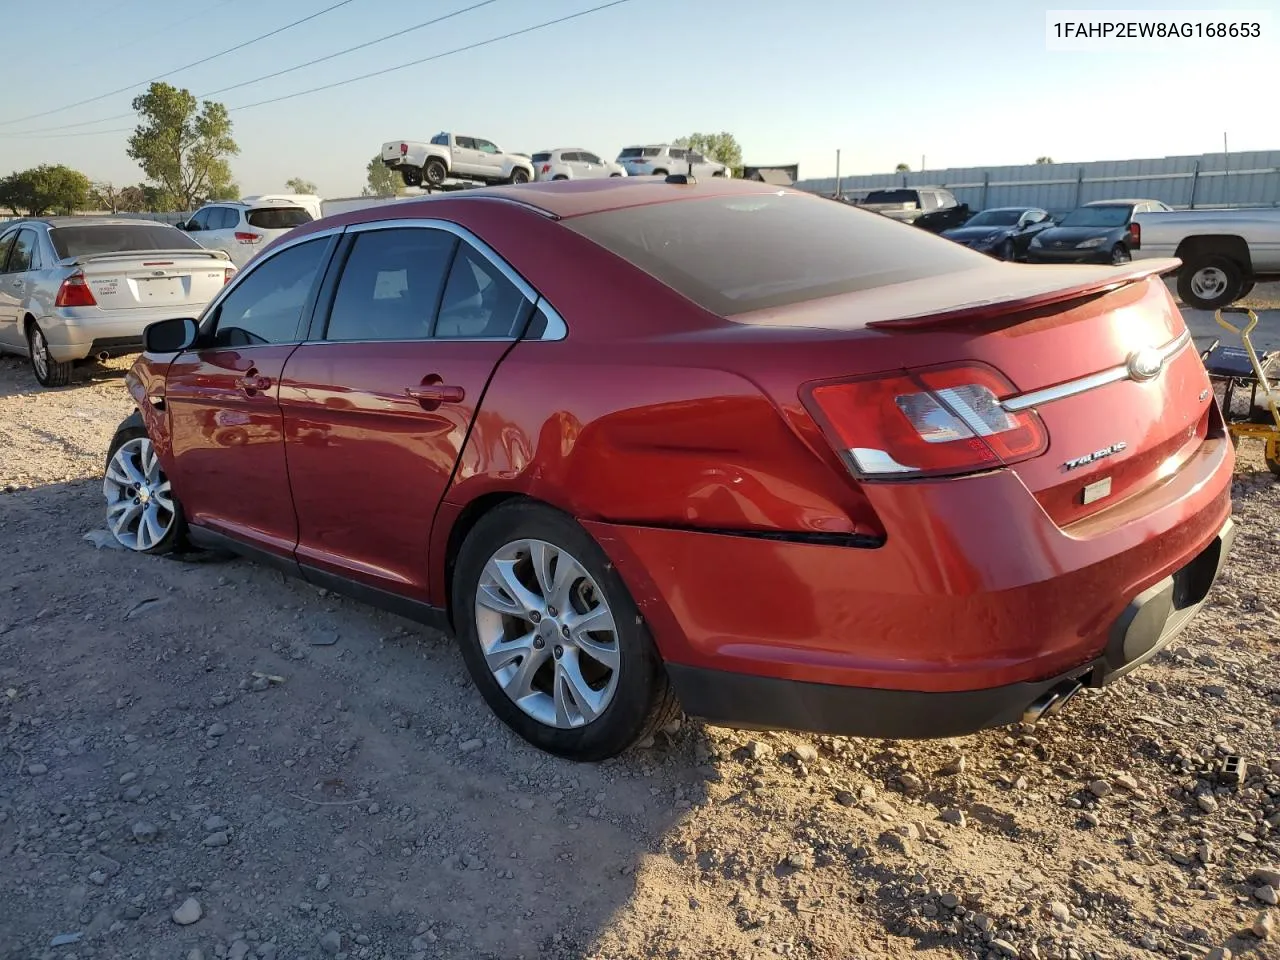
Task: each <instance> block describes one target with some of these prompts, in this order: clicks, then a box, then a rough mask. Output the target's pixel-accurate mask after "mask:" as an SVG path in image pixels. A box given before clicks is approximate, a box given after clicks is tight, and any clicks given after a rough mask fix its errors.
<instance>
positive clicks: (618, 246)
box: [562, 193, 983, 317]
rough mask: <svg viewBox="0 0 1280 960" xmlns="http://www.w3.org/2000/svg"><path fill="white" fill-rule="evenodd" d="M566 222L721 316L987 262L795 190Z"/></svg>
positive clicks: (652, 206) (649, 207)
mask: <svg viewBox="0 0 1280 960" xmlns="http://www.w3.org/2000/svg"><path fill="white" fill-rule="evenodd" d="M562 223H563V224H564V226H566V227H568V228H569V229H570V230H574V231H576V232H577V233H580V234H582V235H583V236H585V237H586V238H587V239H589V240H591V241H593V242H595V243H597V244H599V245H600V246H602V247H604V248H606V249H607V250H610V251H611V252H613V253H615V254H617V255H618V256H620V257H622V258H624V259H625V260H628V261H630V262H631V263H633V264H635V265H636V266H637V267H639V268H640V269H641V270H644V271H645V272H646V273H648V274H650V275H651V276H653V277H654V278H656V279H658V280H660V281H661V282H663V283H665V284H666V285H667V286H669V287H671V288H672V289H674V290H675V291H676V292H677V293H680V294H682V295H684V296H685V297H687V298H688V299H690V300H692V301H693V302H694V303H697V304H699V305H700V306H702V307H704V308H706V309H707V310H710V311H712V312H713V313H717V314H719V315H720V316H726V317H728V316H733V315H735V314H739V313H747V312H749V311H752V310H763V309H769V308H772V307H782V306H787V305H788V304H793V303H801V302H804V301H806V300H816V299H818V298H821V297H830V296H836V295H838V294H842V293H853V292H855V291H859V290H869V289H872V288H874V287H883V286H888V285H889V284H894V283H906V282H909V281H912V280H920V279H923V278H925V277H934V276H941V275H944V274H948V273H956V272H959V271H961V270H967V269H972V268H973V267H975V266H979V265H980V264H981V262H982V261H981V258H982V256H983V255H982V254H977V253H974V252H973V251H971V250H969V249H967V248H965V247H962V246H960V245H958V244H953V243H951V242H950V241H948V240H942V239H940V238H938V237H936V236H934V235H933V234H931V233H928V232H927V231H924V230H919V229H916V228H915V227H908V226H905V225H903V224H899V223H896V222H894V221H892V220H889V219H886V218H884V217H881V216H880V215H878V214H875V213H870V212H868V211H865V210H859V209H857V208H856V207H852V206H849V205H847V204H843V203H832V202H831V201H829V200H826V199H825V198H821V197H810V196H807V195H804V194H798V193H777V194H761V195H752V196H731V197H708V198H705V199H697V200H694V199H690V200H680V201H675V202H671V203H655V204H649V205H646V206H637V207H627V208H624V209H620V210H608V211H603V212H601V213H592V214H586V215H584V216H580V217H573V218H570V219H566V220H564V221H562Z"/></svg>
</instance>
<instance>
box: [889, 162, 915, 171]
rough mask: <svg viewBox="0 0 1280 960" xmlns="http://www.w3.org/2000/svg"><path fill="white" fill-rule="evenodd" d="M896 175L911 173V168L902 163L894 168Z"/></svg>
mask: <svg viewBox="0 0 1280 960" xmlns="http://www.w3.org/2000/svg"><path fill="white" fill-rule="evenodd" d="M893 172H894V173H910V172H911V167H910V166H909V165H907V164H905V163H900V164H898V165H897V166H896V167H894V168H893Z"/></svg>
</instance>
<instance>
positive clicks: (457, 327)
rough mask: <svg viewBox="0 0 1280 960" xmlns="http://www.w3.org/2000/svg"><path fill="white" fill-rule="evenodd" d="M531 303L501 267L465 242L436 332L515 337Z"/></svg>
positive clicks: (461, 336)
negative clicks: (504, 273)
mask: <svg viewBox="0 0 1280 960" xmlns="http://www.w3.org/2000/svg"><path fill="white" fill-rule="evenodd" d="M528 304H529V301H528V300H526V299H525V296H524V294H522V293H521V292H520V290H519V288H517V287H516V285H515V284H513V283H512V282H511V281H510V280H508V279H507V278H506V277H505V276H503V274H502V271H501V270H499V269H498V268H497V267H495V266H494V265H493V264H492V263H491V262H490V261H489V260H487V259H486V258H485V257H483V256H482V255H481V254H480V253H479V252H478V251H477V250H475V249H474V248H473V247H471V246H470V245H468V244H465V243H463V244H460V245H459V247H458V253H457V256H455V257H454V259H453V269H452V270H450V271H449V282H448V284H447V285H446V287H445V291H444V299H443V300H442V301H441V303H440V316H439V318H438V319H437V320H436V329H435V335H436V336H437V337H442V338H446V339H461V340H477V339H490V338H501V337H514V336H516V334H518V333H519V332H520V325H521V322H522V321H523V320H524V317H525V308H526V306H528Z"/></svg>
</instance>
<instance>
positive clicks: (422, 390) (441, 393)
mask: <svg viewBox="0 0 1280 960" xmlns="http://www.w3.org/2000/svg"><path fill="white" fill-rule="evenodd" d="M404 395H405V396H406V397H411V398H413V399H414V400H417V401H418V403H420V404H422V406H423V407H424V408H425V409H427V410H434V409H436V407H438V406H440V404H442V403H462V401H463V400H465V399H466V398H467V392H466V391H465V390H463V389H462V387H456V386H452V385H450V384H447V383H439V382H430V378H429V379H428V382H425V383H420V384H419V385H418V386H416V387H405V388H404Z"/></svg>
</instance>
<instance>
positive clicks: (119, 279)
mask: <svg viewBox="0 0 1280 960" xmlns="http://www.w3.org/2000/svg"><path fill="white" fill-rule="evenodd" d="M71 262H72V263H73V264H74V265H76V266H78V267H79V268H80V270H81V272H83V274H84V278H85V282H86V283H87V285H88V287H89V290H90V292H91V293H92V294H93V298H94V300H96V301H97V303H98V306H99V307H100V308H101V309H103V310H107V311H110V310H128V309H132V310H136V309H138V308H145V307H177V306H190V307H192V308H193V309H195V308H203V307H204V305H205V304H206V303H208V302H209V301H210V300H212V299H213V298H214V296H215V295H216V294H217V293H218V291H219V290H221V289H222V287H223V285H224V284H225V283H226V281H227V271H228V270H233V269H234V268H233V267H232V265H231V263H230V261H228V260H227V259H226V258H225V256H224V255H222V254H220V253H216V252H214V251H207V252H203V251H191V250H182V251H172V250H170V251H165V250H155V251H149V252H148V253H147V254H146V255H144V256H140V255H138V254H137V253H127V254H100V255H97V256H92V257H81V258H77V259H75V260H73V261H71Z"/></svg>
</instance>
